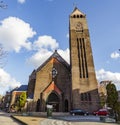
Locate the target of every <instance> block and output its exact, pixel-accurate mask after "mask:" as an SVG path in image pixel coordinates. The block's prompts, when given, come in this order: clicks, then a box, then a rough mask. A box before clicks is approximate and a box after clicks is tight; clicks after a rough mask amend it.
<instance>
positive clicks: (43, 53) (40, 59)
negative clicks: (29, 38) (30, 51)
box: [27, 48, 69, 68]
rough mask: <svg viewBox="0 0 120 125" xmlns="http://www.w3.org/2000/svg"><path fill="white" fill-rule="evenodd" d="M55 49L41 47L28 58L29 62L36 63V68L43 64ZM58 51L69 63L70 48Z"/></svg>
mask: <svg viewBox="0 0 120 125" xmlns="http://www.w3.org/2000/svg"><path fill="white" fill-rule="evenodd" d="M53 53H54V51H49V50H47V49H43V48H42V49H40V50H39V51H38V52H36V53H35V54H34V55H32V56H31V57H30V58H29V59H27V63H28V64H31V65H34V67H35V68H38V67H39V66H40V65H41V64H43V63H44V62H45V61H46V60H47V59H48V58H49V57H50V56H51V55H52V54H53ZM58 53H59V54H60V55H61V56H62V57H63V59H65V60H66V61H67V62H68V63H69V49H66V50H61V49H58Z"/></svg>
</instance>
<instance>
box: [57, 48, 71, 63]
mask: <svg viewBox="0 0 120 125" xmlns="http://www.w3.org/2000/svg"><path fill="white" fill-rule="evenodd" d="M58 53H59V54H60V55H61V56H62V57H63V59H64V60H65V61H67V63H68V64H70V56H69V55H70V52H69V49H68V48H67V49H66V50H61V49H58Z"/></svg>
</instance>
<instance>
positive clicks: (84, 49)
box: [28, 7, 99, 112]
mask: <svg viewBox="0 0 120 125" xmlns="http://www.w3.org/2000/svg"><path fill="white" fill-rule="evenodd" d="M69 47H70V48H69V49H70V64H68V63H67V62H66V61H65V60H64V59H63V58H62V57H61V55H59V53H58V52H57V50H55V52H54V53H53V54H52V55H51V56H50V57H49V58H48V59H47V60H46V61H45V62H44V63H43V64H42V65H40V67H38V68H37V69H36V70H34V71H33V72H32V73H31V75H30V76H29V83H28V98H30V99H32V103H31V105H29V107H30V109H31V110H32V111H42V112H44V111H46V106H47V105H48V104H49V105H52V106H53V111H54V112H68V111H70V110H71V109H83V110H86V111H89V112H92V111H94V110H97V109H98V108H99V95H98V83H97V80H96V74H95V69H94V62H93V56H92V49H91V43H90V35H89V29H88V25H87V21H86V15H85V14H83V13H82V12H81V11H80V10H79V9H78V8H77V7H75V9H74V10H73V12H72V13H71V14H70V16H69Z"/></svg>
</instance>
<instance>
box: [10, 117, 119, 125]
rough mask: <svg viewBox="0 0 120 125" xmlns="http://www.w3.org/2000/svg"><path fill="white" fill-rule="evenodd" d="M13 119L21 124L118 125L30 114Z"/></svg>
mask: <svg viewBox="0 0 120 125" xmlns="http://www.w3.org/2000/svg"><path fill="white" fill-rule="evenodd" d="M12 117H13V118H14V119H16V120H18V121H20V122H21V123H23V125H88V124H89V125H118V124H115V123H102V122H89V121H84V122H82V121H79V122H78V121H74V122H73V121H65V120H59V119H53V118H50V119H49V118H47V117H46V118H45V117H32V116H12Z"/></svg>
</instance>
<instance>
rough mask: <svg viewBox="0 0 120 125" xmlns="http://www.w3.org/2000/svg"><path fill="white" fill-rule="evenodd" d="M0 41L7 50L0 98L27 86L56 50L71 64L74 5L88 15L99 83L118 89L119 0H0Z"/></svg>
mask: <svg viewBox="0 0 120 125" xmlns="http://www.w3.org/2000/svg"><path fill="white" fill-rule="evenodd" d="M3 3H4V4H7V5H8V6H7V8H6V9H0V43H1V44H2V45H3V47H4V49H5V50H6V51H7V52H8V55H7V58H6V63H5V65H4V67H3V68H0V94H4V93H5V92H6V91H7V90H11V89H12V88H14V87H16V86H19V85H21V84H28V79H29V75H30V74H31V72H32V71H33V70H34V69H36V68H37V67H38V66H40V65H41V64H42V63H43V62H44V61H45V60H46V59H47V58H48V57H49V56H50V55H51V54H52V53H53V52H54V50H55V49H57V50H58V53H59V54H61V56H63V58H65V59H66V60H67V61H68V62H69V35H68V33H69V15H70V14H71V13H72V11H73V9H74V7H75V5H76V6H77V7H78V8H79V9H80V10H81V11H82V12H83V13H84V14H86V17H87V22H88V26H89V32H90V40H91V46H92V51H93V57H94V65H95V71H96V76H97V79H98V81H101V80H112V81H113V82H114V83H115V85H116V87H117V89H119V90H120V85H119V84H120V68H119V67H120V66H119V65H120V52H119V50H118V49H120V42H119V41H120V14H119V12H120V7H119V5H120V0H100V1H98V0H69V1H68V0H12V1H10V0H4V2H3Z"/></svg>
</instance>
